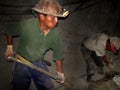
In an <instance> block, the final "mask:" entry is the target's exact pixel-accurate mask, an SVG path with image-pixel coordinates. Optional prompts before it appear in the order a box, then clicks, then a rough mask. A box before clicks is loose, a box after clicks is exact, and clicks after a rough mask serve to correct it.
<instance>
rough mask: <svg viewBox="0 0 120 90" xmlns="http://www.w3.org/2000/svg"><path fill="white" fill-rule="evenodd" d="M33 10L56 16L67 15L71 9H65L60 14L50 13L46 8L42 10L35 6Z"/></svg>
mask: <svg viewBox="0 0 120 90" xmlns="http://www.w3.org/2000/svg"><path fill="white" fill-rule="evenodd" d="M32 10H34V11H36V12H38V13H43V14H48V15H52V16H56V17H67V16H68V15H69V11H68V10H65V9H64V10H63V11H62V12H61V13H60V14H53V13H49V12H46V11H44V10H40V9H38V8H35V7H33V8H32Z"/></svg>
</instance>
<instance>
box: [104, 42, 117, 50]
mask: <svg viewBox="0 0 120 90" xmlns="http://www.w3.org/2000/svg"><path fill="white" fill-rule="evenodd" d="M106 48H107V50H109V51H111V52H116V51H117V48H116V46H115V45H114V44H113V43H110V41H107V44H106Z"/></svg>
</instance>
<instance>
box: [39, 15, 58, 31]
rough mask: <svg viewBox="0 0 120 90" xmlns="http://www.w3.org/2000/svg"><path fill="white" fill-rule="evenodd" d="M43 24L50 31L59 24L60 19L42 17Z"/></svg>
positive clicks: (48, 16)
mask: <svg viewBox="0 0 120 90" xmlns="http://www.w3.org/2000/svg"><path fill="white" fill-rule="evenodd" d="M40 20H41V23H42V24H43V25H44V27H46V28H48V29H53V28H55V27H56V25H57V24H58V17H56V16H52V15H44V14H41V15H40Z"/></svg>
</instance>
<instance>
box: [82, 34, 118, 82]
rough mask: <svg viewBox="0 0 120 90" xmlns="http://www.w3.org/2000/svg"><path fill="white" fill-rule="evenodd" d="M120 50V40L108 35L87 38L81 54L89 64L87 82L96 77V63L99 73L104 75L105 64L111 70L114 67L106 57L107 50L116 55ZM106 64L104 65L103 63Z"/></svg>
mask: <svg viewBox="0 0 120 90" xmlns="http://www.w3.org/2000/svg"><path fill="white" fill-rule="evenodd" d="M119 48H120V38H118V37H113V36H108V34H106V33H98V34H95V35H92V36H91V37H87V38H86V39H85V40H84V42H83V44H82V46H81V52H82V54H83V57H84V59H85V61H86V63H87V80H88V81H91V78H92V76H93V75H94V63H93V61H94V62H95V64H96V66H97V72H98V73H99V74H104V71H103V67H104V64H105V65H107V67H108V68H109V69H110V70H111V69H112V68H113V65H112V64H111V62H110V61H109V60H108V57H107V56H106V50H108V51H110V52H113V53H115V52H116V51H117V50H118V49H119ZM103 62H104V63H103Z"/></svg>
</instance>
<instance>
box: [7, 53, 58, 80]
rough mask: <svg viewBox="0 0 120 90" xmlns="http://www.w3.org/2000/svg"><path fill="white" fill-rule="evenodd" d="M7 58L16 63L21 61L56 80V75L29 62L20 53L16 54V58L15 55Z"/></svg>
mask: <svg viewBox="0 0 120 90" xmlns="http://www.w3.org/2000/svg"><path fill="white" fill-rule="evenodd" d="M8 59H9V60H12V61H15V62H18V63H21V64H24V65H26V66H28V67H30V68H32V69H34V70H37V71H39V72H42V73H44V74H46V75H48V76H49V77H50V78H52V79H54V80H58V78H57V76H54V75H53V74H51V73H50V72H48V71H45V70H44V69H42V68H40V67H38V66H36V65H34V64H32V63H31V62H29V61H28V60H26V59H25V58H23V57H22V56H20V55H17V58H15V57H10V56H9V57H8Z"/></svg>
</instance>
